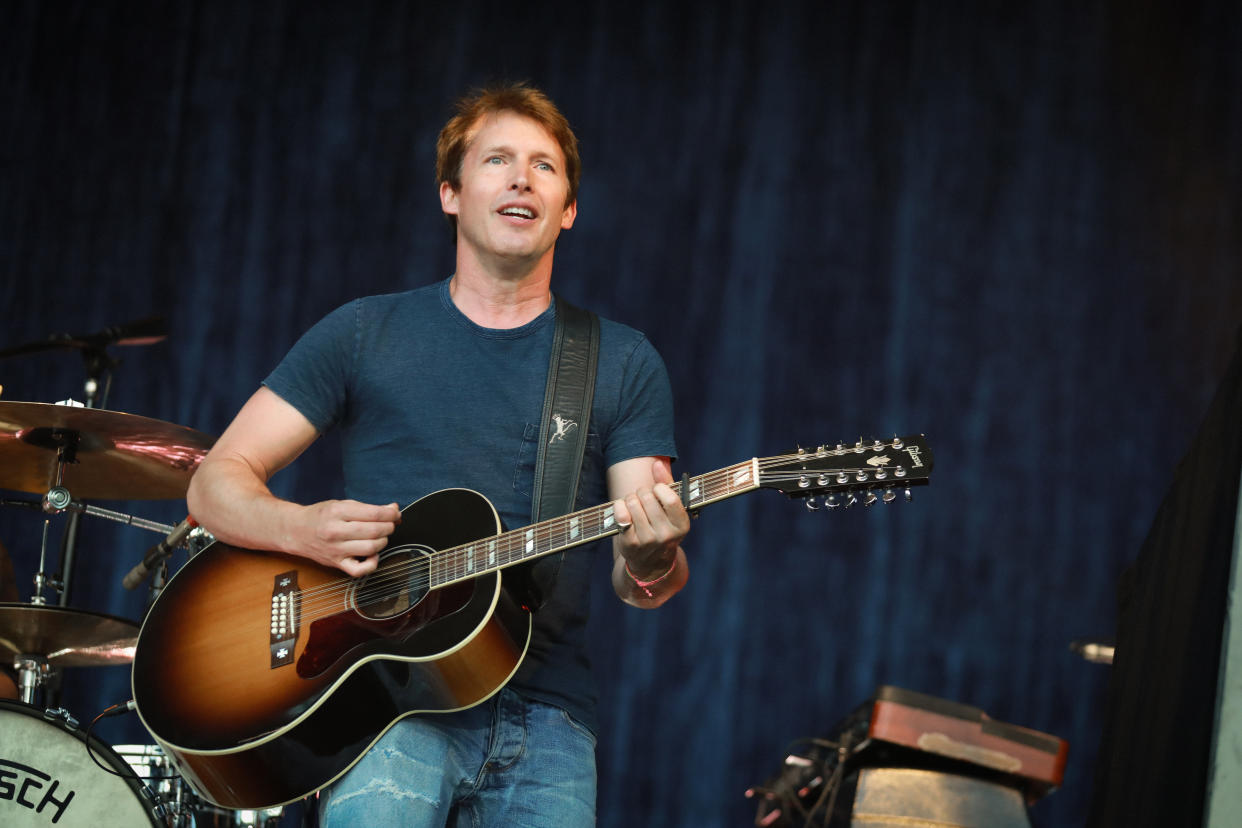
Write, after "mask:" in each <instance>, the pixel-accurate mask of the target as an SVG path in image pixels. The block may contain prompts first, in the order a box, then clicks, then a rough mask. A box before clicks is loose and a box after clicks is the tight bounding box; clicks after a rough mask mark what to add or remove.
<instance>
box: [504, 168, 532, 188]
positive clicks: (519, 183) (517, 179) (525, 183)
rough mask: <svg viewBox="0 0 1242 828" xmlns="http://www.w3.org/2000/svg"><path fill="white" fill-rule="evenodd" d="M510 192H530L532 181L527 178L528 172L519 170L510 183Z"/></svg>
mask: <svg viewBox="0 0 1242 828" xmlns="http://www.w3.org/2000/svg"><path fill="white" fill-rule="evenodd" d="M509 189H510V190H517V191H518V192H520V193H523V192H528V191H529V190H530V179H529V178H527V176H526V171H525V170H521V169H519V170H518V171H517V172H515V173H514V175H513V180H512V181H510V182H509Z"/></svg>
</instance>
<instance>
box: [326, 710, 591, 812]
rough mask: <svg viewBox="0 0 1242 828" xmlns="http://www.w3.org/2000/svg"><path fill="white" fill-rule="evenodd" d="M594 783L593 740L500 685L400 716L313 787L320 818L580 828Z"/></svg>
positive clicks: (561, 715)
mask: <svg viewBox="0 0 1242 828" xmlns="http://www.w3.org/2000/svg"><path fill="white" fill-rule="evenodd" d="M595 787H596V777H595V736H594V735H593V734H592V733H591V732H590V731H589V730H587V729H586V728H585V727H583V726H582V725H581V724H579V723H578V722H576V721H574V720H573V719H572V718H570V716H569V714H568V713H566V712H565V711H563V710H561V709H560V708H559V707H554V706H552V705H548V704H543V703H541V702H536V701H532V700H530V699H527V698H524V697H523V696H520V695H518V694H517V693H515V692H513V691H512V690H508V689H504V690H501V691H500V692H499V693H497V694H496V695H495V696H493V697H492V698H490V699H488V700H487V701H485V702H483V703H482V704H480V705H477V706H476V707H472V708H470V709H468V710H462V711H460V712H457V713H435V714H425V715H417V716H410V717H407V718H405V719H402V720H401V721H399V722H397V723H396V724H395V725H393V726H392V727H391V728H389V730H388V732H387V733H385V734H384V735H383V737H382V738H381V739H380V740H379V742H377V743H376V744H375V745H374V746H372V747H371V749H370V750H368V751H367V752H366V754H364V755H363V757H362V759H361V760H359V762H358V764H356V765H354V766H353V767H352V768H350V770H349V772H348V773H346V774H345V775H344V776H342V777H341V778H340V779H338V780H337V781H336V782H335V783H334V784H333V785H331V786H330V787H328V788H327V789H325V790H324V791H323V792H321V793H320V798H319V824H320V825H321V826H324V828H343V826H366V828H389V826H400V827H401V828H413V826H420V828H421V826H426V828H443V826H454V828H493V826H506V828H507V826H513V827H514V828H553V827H554V826H555V827H556V828H560V826H565V828H586V827H587V826H593V825H594V824H595Z"/></svg>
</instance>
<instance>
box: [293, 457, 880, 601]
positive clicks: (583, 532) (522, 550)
mask: <svg viewBox="0 0 1242 828" xmlns="http://www.w3.org/2000/svg"><path fill="white" fill-rule="evenodd" d="M850 451H852V449H846V452H850ZM814 459H817V458H816V456H815V455H811V454H788V455H781V456H776V457H768V458H763V459H760V460H758V461H757V463H758V467H759V469H760V471H761V472H765V474H763V477H765V478H766V479H767V480H769V481H772V482H777V481H793V480H799V479H800V478H803V477H806V476H808V475H814V476H815V477H817V478H818V477H820V476H825V477H827V478H835V477H836V476H838V475H840V474H843V473H856V472H858V471H860V470H862V467H841V468H832V469H816V470H814V471H808V470H806V469H804V468H786V469H783V470H781V472H774V471H772V470H773V469H775V468H777V467H781V466H788V465H789V464H790V463H791V462H795V463H796V462H800V461H801V462H806V461H808V460H814ZM753 462H755V461H749V460H748V461H744V462H742V463H738V464H736V465H734V466H730V467H728V468H724V469H720V470H717V471H714V472H709V473H707V474H704V475H702V476H700V477H695V478H690V480H689V482H690V483H692V484H697V486H698V492H699V494H698V495H697V502H696V503H692V504H691V506H692V507H693V508H698V507H701V506H704V505H707V504H708V503H711V502H714V501H715V500H718V499H723V498H725V497H729V496H731V495H733V494H735V493H739V492H737V491H735V490H736V489H740V490H742V491H749V490H751V489H754V488H756V487H757V486H758V482H757V481H754V480H751V479H750V477H749V476H740V475H741V473H742V472H743V471H745V470H748V469H749V468H750V467H751V466H752V463H753ZM893 468H895V467H894V466H890V465H884V466H879V467H876V469H874V470H873V469H871V468H870V467H866V470H868V471H878V470H879V469H886V470H888V469H893ZM735 481H736V484H735ZM671 486H672V488H673V490H674V491H676V492H678V493H680V491H681V486H682V481H675V482H674V483H673V484H671ZM813 488H824V486H823V485H819V486H817V487H813ZM611 515H612V504H611V503H609V504H604V505H601V506H594V507H591V508H588V509H584V510H581V511H578V512H574V513H571V514H568V515H563V516H561V517H558V518H554V519H552V520H549V521H545V522H544V523H541V524H536V525H534V526H533V527H532V526H527V527H523V528H521V529H516V530H511V531H508V532H503V533H501V534H499V535H489V536H484V537H482V538H478V539H476V540H473V541H470V542H468V543H463V544H458V545H457V546H453V547H449V548H447V549H444V550H434V551H432V552H430V553H428V554H417V556H416V557H414V558H412V559H409V560H406V561H402V562H399V563H395V564H392V565H390V566H387V567H384V566H381V568H380V569H377V570H376V571H375V572H373V573H371V574H369V575H365V576H361V577H359V578H350V577H342V578H339V579H336V580H334V581H329V582H327V583H325V584H322V585H320V586H316V587H311V588H308V589H306V590H303V591H302V593H301V602H300V604H301V606H300V613H299V614H300V616H301V618H302V620H303V621H311V620H314V619H316V618H321V617H325V616H328V615H332V614H335V613H338V612H341V611H342V610H345V609H349V608H350V605H351V604H352V605H353V606H354V607H365V606H367V605H369V604H374V603H380V602H383V601H389V600H391V599H394V598H398V597H401V596H407V595H415V594H418V597H419V598H421V593H422V591H424V590H427V589H431V588H433V584H432V582H433V581H438V583H435V584H434V586H435V587H441V586H447V585H449V584H452V583H456V582H459V581H464V580H468V579H470V578H473V577H477V576H478V575H481V574H485V573H487V572H491V571H495V570H498V569H502V568H505V567H507V566H509V565H510V564H514V563H518V562H520V561H522V560H526V559H528V558H535V557H540V556H542V555H546V554H551V553H553V552H556V551H559V550H560V549H564V548H567V547H571V546H575V545H581V544H585V543H590V542H592V541H595V540H600V539H602V538H606V537H608V536H609V535H613V534H616V533H617V529H616V528H615V524H614V525H612V526H610V527H607V528H605V524H607V523H608V520H609V518H611ZM575 519H576V521H577V523H578V526H577V531H578V536H577V537H576V538H574V539H571V538H570V529H569V524H570V523H571V521H573V520H575ZM588 524H589V525H588ZM480 546H482V547H484V548H485V549H486V550H487V552H488V555H489V557H494V559H495V560H496V561H497V563H495V564H491V563H489V564H487V565H485V566H483V567H481V568H480V567H478V565H477V563H476V562H475V556H476V555H477V554H478V552H479V547H480ZM528 546H529V547H533V548H534V549H539V550H540V551H539V552H538V553H536V554H527V547H528ZM545 546H547V548H546V549H545V548H543V547H545ZM502 560H503V562H501V561H502ZM433 571H436V572H438V573H439V574H440V577H439V578H433V575H432V573H433ZM450 573H451V574H450ZM351 593H352V600H349V598H350V594H351ZM413 603H414V602H411V605H412V604H413Z"/></svg>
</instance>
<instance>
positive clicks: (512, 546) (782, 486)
mask: <svg viewBox="0 0 1242 828" xmlns="http://www.w3.org/2000/svg"><path fill="white" fill-rule="evenodd" d="M931 469H932V454H931V450H930V449H929V448H928V447H927V442H926V441H925V440H924V439H923V436H922V435H921V434H920V435H914V436H912V437H904V438H903V437H894V438H893V439H892V440H890V441H888V442H881V441H879V440H876V441H875V442H872V443H863V441H862V440H861V439H860V440H859V441H858V442H857V443H855V444H854V445H852V446H845V445H843V444H841V443H838V444H837V445H836V447H835V448H829V447H828V446H819V447H818V448H816V449H799V450H798V451H796V452H795V453H793V454H786V455H780V456H776V457H762V458H760V457H752V458H751V459H750V460H744V461H742V462H740V463H736V464H734V465H732V466H726V467H725V468H723V469H717V470H716V471H714V472H708V473H707V474H703V475H699V476H698V477H683V478H682V479H681V480H680V481H679V482H675V483H673V484H672V488H673V491H675V492H677V494H678V496H680V497H681V499H682V502H684V503H685V504H686V509H687V510H688V511H691V512H693V511H697V510H699V509H702V508H703V507H704V506H707V505H708V504H711V503H716V502H718V501H721V500H727V499H728V498H730V497H734V496H736V495H740V494H745V493H746V492H753V491H754V490H756V489H759V488H767V489H776V490H777V491H780V492H783V493H785V494H786V495H788V496H790V497H797V498H802V499H804V500H807V505H808V506H809V507H812V508H817V507H814V506H813V504H812V502H811V501H810V500H809V498H812V497H813V496H814V495H818V494H827V495H828V499H827V500H826V503H825V505H826V506H827V508H828V509H829V510H831V509H835V508H836V507H837V505H838V504H837V503H836V501H835V497H836V495H837V494H840V493H843V494H845V495H847V497H848V498H849V499H848V500H847V501H846V503H845V504H844V505H845V506H846V507H847V508H848V506H849V504H850V503H851V502H852V500H853V497H854V495H857V494H859V493H860V492H867V493H868V494H867V499H866V500H864V503H867V504H870V503H872V502H876V501H879V500H881V497H879V496H876V495H874V494H873V492H874V491H883V497H882V502H884V503H891V502H892V501H893V500H894V499H896V493H895V492H894V491H893V489H894V488H904V489H906V495H907V497H909V487H910V486H914V485H922V484H925V483H927V478H928V475H929V474H930V473H931ZM618 531H619V529H618V527H617V519H616V517H614V516H613V514H612V504H611V503H605V504H603V505H600V506H594V507H592V508H590V509H583V510H582V511H580V512H573V513H571V514H568V515H562V516H561V517H556V518H552V519H551V520H545V521H543V522H541V523H534V524H531V525H530V526H527V527H525V528H523V529H515V530H513V531H510V532H504V533H502V534H499V535H494V536H492V537H488V538H481V539H479V540H477V541H472V542H471V543H467V544H462V545H460V546H454V547H452V548H449V549H445V550H443V551H440V552H436V553H434V554H433V555H431V557H430V574H431V586H433V587H440V586H445V585H446V584H451V583H454V582H457V581H464V580H467V579H469V578H474V577H476V576H479V575H483V574H485V573H488V572H494V571H495V570H498V569H504V568H505V567H507V566H513V565H514V564H518V563H521V562H523V561H528V560H530V559H532V558H538V557H540V556H541V555H547V554H550V553H552V552H559V551H560V550H562V549H569V548H571V547H574V546H580V545H582V544H584V543H590V542H591V541H595V540H599V539H600V538H606V537H608V536H609V535H615V534H617V532H618Z"/></svg>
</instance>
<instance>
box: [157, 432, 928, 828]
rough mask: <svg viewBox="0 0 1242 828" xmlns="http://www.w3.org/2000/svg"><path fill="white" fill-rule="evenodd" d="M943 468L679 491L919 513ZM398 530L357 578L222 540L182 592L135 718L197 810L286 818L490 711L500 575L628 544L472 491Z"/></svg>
mask: <svg viewBox="0 0 1242 828" xmlns="http://www.w3.org/2000/svg"><path fill="white" fill-rule="evenodd" d="M931 468H932V454H931V452H930V450H929V449H928V448H927V445H926V443H925V441H924V439H923V437H922V436H921V435H920V436H916V437H907V438H895V439H893V440H891V441H887V442H880V441H876V442H874V443H870V444H866V443H862V442H860V443H858V444H855V445H853V446H842V445H838V446H836V447H835V448H833V447H827V446H823V447H820V448H817V449H805V450H798V451H797V452H795V453H792V454H786V455H781V456H777V457H767V458H752V459H751V460H747V461H744V462H741V463H737V464H736V465H733V466H729V467H727V468H724V469H720V470H718V471H714V472H710V473H708V474H704V475H702V476H699V477H683V478H682V479H681V480H680V481H679V482H677V483H675V484H674V487H673V488H674V489H675V490H676V491H677V492H678V493H679V494H680V495H681V497H682V501H683V503H685V504H686V507H687V509H688V510H690V511H692V512H693V511H697V510H699V509H702V508H703V507H704V506H707V505H709V504H711V503H716V502H718V501H721V500H725V499H727V498H730V497H734V496H736V495H740V494H744V493H746V492H751V491H755V490H757V489H760V488H771V489H776V490H779V491H781V492H784V493H785V494H787V495H790V496H793V497H801V498H805V499H806V500H807V505H808V507H810V508H813V509H826V510H831V509H833V508H843V507H848V506H850V505H852V504H853V503H856V502H862V503H865V504H867V505H870V503H872V502H877V501H884V502H890V501H892V500H894V499H896V498H897V496H898V492H902V491H904V493H905V495H906V496H907V497H908V496H909V489H908V487H910V486H913V485H918V484H923V483H926V482H928V475H929V474H930V472H931ZM401 515H402V518H401V523H400V524H399V525H398V527H397V529H396V531H395V532H394V533H393V534H392V536H391V537H390V538H389V540H388V545H387V546H386V547H385V548H384V550H383V551H382V552H381V553H380V560H379V565H378V567H377V569H376V570H375V571H374V572H372V573H371V574H369V575H366V576H363V577H360V578H349V577H348V576H345V575H344V574H343V573H342V572H341V571H339V570H337V569H332V568H328V567H324V566H321V565H319V564H316V563H313V562H311V561H310V560H308V559H305V558H301V557H297V556H291V555H285V554H278V553H272V552H259V551H254V550H250V549H242V548H239V547H236V546H230V545H229V544H226V543H222V542H219V541H216V542H214V543H212V544H211V545H210V546H208V547H207V548H205V549H204V550H203V551H201V552H199V553H198V554H197V555H195V556H194V557H192V558H190V560H189V561H188V562H187V563H186V564H185V566H183V567H182V568H181V569H180V570H178V572H177V573H176V574H175V575H174V576H173V577H172V579H171V580H169V582H168V584H167V585H166V587H165V588H164V590H163V592H162V594H161V595H160V596H159V598H158V599H157V600H156V601H155V603H154V604H153V605H152V607H151V610H150V612H149V613H148V614H147V617H146V619H145V620H144V622H143V625H142V629H141V631H140V632H139V635H138V642H137V645H136V648H135V653H134V662H133V691H134V702H135V707H136V709H137V711H138V714H139V716H140V717H141V719H142V722H143V724H144V725H145V726H146V727H147V729H148V730H150V731H151V733H152V734H153V735H154V737H155V738H156V740H157V741H158V742H159V744H160V745H161V746H162V747H163V749H164V751H165V753H166V754H167V755H168V756H169V757H171V758H172V759H173V761H174V762H175V764H176V766H177V768H178V769H179V771H180V773H181V774H182V776H183V777H184V778H185V779H186V781H188V782H189V783H190V784H191V785H192V786H193V787H194V788H195V790H196V791H197V792H198V793H199V794H200V795H202V796H203V797H205V798H206V799H208V800H210V801H211V802H213V803H215V804H217V805H220V806H222V807H225V808H233V809H261V808H270V807H276V806H278V805H283V804H286V803H288V802H291V801H293V800H296V799H299V798H301V797H304V796H306V795H307V794H309V793H311V792H313V791H315V790H317V789H319V788H322V787H324V786H326V785H327V784H328V783H330V782H332V781H333V780H335V779H336V778H337V777H339V776H340V775H341V774H343V773H345V771H347V770H348V769H349V768H350V767H351V766H352V765H353V764H354V763H355V762H356V761H357V760H358V758H359V757H360V756H361V755H362V754H363V753H364V752H365V751H366V750H367V749H368V748H369V747H370V746H371V745H372V744H374V742H375V741H376V740H377V739H378V738H379V737H380V735H382V734H383V732H384V731H385V730H387V729H388V728H389V727H391V726H392V725H393V724H394V723H395V722H396V721H397V720H399V719H401V718H402V717H404V716H408V715H411V714H415V713H443V712H449V711H453V710H461V709H465V708H467V707H471V706H473V705H476V704H479V703H480V702H482V701H484V700H485V699H487V698H488V697H490V696H491V695H493V694H494V693H496V692H497V691H498V690H499V689H500V688H501V687H502V686H504V684H505V683H506V682H507V681H508V680H509V679H510V678H511V677H512V676H513V674H514V673H515V672H516V671H517V668H518V665H519V664H521V661H522V658H523V656H524V654H525V651H526V646H527V643H528V642H529V639H530V630H531V615H530V612H529V611H528V609H527V608H525V607H524V606H522V605H521V603H520V602H519V601H518V600H517V599H515V597H514V595H513V594H511V592H510V590H509V589H506V586H505V583H504V579H503V577H502V573H503V571H504V570H505V569H506V568H508V567H510V566H513V565H515V564H519V563H522V562H524V561H528V560H531V559H533V558H537V557H539V556H541V555H547V554H550V553H553V552H558V551H560V550H562V549H569V548H571V547H575V546H579V545H582V544H585V543H590V542H591V541H595V540H599V539H601V538H606V537H609V536H611V535H614V534H616V533H617V532H618V527H617V523H616V519H615V518H614V516H613V513H612V504H611V503H608V504H604V505H601V506H595V507H592V508H588V509H583V510H581V511H577V512H573V513H571V514H567V515H563V516H561V517H557V518H553V519H551V520H546V521H543V522H540V523H536V524H532V525H530V526H526V527H524V528H521V529H515V530H511V531H504V530H503V529H502V527H501V524H500V519H499V516H498V515H497V513H496V510H495V509H494V508H493V507H492V505H491V503H490V502H489V501H488V500H487V498H485V497H483V496H482V495H481V494H479V493H478V492H475V491H471V490H468V489H444V490H441V491H438V492H434V493H432V494H430V495H427V496H426V497H424V498H421V499H419V500H417V501H415V502H414V503H412V504H410V505H409V506H407V507H406V508H405V509H403V510H402V513H401Z"/></svg>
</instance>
